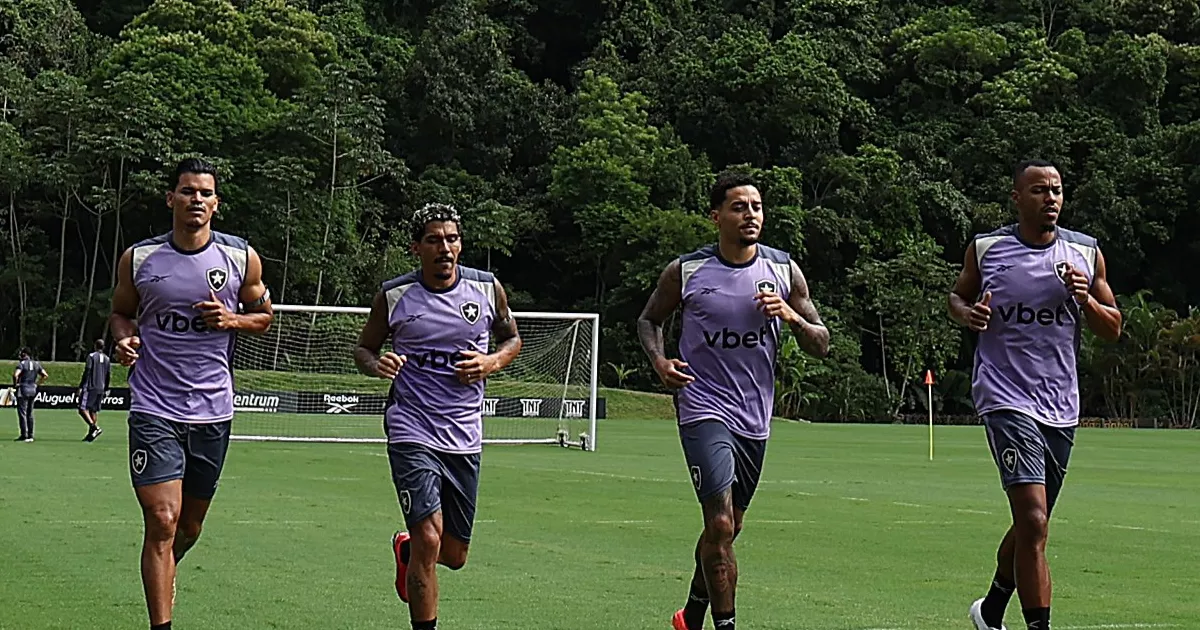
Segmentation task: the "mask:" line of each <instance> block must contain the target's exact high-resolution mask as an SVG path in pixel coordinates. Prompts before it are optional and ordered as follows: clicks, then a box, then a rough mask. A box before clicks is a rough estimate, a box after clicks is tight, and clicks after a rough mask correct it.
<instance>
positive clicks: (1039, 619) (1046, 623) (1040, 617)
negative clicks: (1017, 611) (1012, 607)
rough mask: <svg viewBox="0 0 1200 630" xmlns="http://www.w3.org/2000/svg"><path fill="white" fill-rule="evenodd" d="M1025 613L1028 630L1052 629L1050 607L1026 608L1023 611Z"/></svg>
mask: <svg viewBox="0 0 1200 630" xmlns="http://www.w3.org/2000/svg"><path fill="white" fill-rule="evenodd" d="M1021 613H1022V614H1024V615H1025V627H1026V628H1028V630H1050V607H1049V606H1047V607H1046V608H1026V609H1024V610H1022V611H1021Z"/></svg>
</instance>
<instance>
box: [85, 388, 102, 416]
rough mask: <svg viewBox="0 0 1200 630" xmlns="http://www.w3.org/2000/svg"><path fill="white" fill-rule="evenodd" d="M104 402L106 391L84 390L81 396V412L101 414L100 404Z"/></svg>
mask: <svg viewBox="0 0 1200 630" xmlns="http://www.w3.org/2000/svg"><path fill="white" fill-rule="evenodd" d="M103 401H104V390H102V389H100V390H96V389H83V390H81V391H80V396H79V410H80V411H90V412H92V413H100V403H101V402H103Z"/></svg>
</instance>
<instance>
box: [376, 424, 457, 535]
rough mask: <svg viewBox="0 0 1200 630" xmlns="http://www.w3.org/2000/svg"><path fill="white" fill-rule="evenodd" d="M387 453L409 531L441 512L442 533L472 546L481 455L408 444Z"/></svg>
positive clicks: (398, 444) (390, 448) (396, 444)
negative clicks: (470, 543)
mask: <svg viewBox="0 0 1200 630" xmlns="http://www.w3.org/2000/svg"><path fill="white" fill-rule="evenodd" d="M387 451H388V461H389V462H390V463H391V465H392V483H394V484H395V485H396V496H397V498H399V499H400V511H401V512H403V513H404V524H405V525H406V526H407V527H408V530H409V531H412V530H413V529H414V528H415V527H416V526H417V524H418V523H420V522H421V521H423V520H425V519H427V518H429V517H430V516H432V515H433V514H434V513H436V512H437V511H438V510H441V512H442V531H443V532H445V533H447V534H450V535H451V536H454V537H455V538H457V539H459V540H461V541H463V542H465V543H469V542H471V530H472V528H473V527H474V524H475V497H476V494H477V493H478V491H479V460H480V454H479V453H467V454H457V453H444V452H442V451H435V450H433V449H431V448H429V447H427V446H424V445H421V444H414V443H411V442H393V443H391V444H388V447H387Z"/></svg>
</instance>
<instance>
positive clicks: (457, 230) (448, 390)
mask: <svg viewBox="0 0 1200 630" xmlns="http://www.w3.org/2000/svg"><path fill="white" fill-rule="evenodd" d="M461 226H462V221H461V220H460V218H459V215H458V212H457V211H456V210H455V209H454V208H452V207H450V206H447V205H442V204H428V205H426V206H424V207H423V208H421V209H420V210H418V211H417V213H416V215H415V216H414V217H413V223H412V240H413V244H412V250H413V253H415V254H416V255H417V257H418V258H419V259H420V261H421V267H420V268H419V269H417V270H416V271H413V272H412V273H408V274H405V275H403V276H400V277H398V278H395V279H392V280H389V281H387V282H385V283H383V286H382V288H381V289H380V291H379V292H378V293H377V294H376V295H375V299H374V301H373V302H372V304H371V313H370V315H369V316H368V318H367V322H366V324H365V325H364V326H363V330H362V333H361V334H360V335H359V339H358V347H357V348H355V351H354V360H355V363H357V364H358V369H359V370H361V371H362V373H363V374H366V375H368V376H377V377H379V378H382V379H386V380H389V381H391V388H390V391H389V392H388V403H387V408H386V409H385V410H384V427H385V429H386V432H387V440H388V447H387V451H388V460H389V462H390V463H391V469H392V482H393V484H394V485H395V486H396V495H397V497H398V498H399V500H400V511H401V512H402V513H403V514H404V522H405V526H406V527H407V528H408V531H406V532H396V534H395V535H394V536H392V553H393V554H394V556H395V560H396V594H397V595H399V596H400V600H401V601H403V602H405V603H407V604H408V610H409V617H410V619H411V620H412V627H413V630H435V629H436V628H437V615H438V582H437V565H439V564H441V565H442V566H445V567H448V568H450V569H451V570H457V569H461V568H462V567H463V565H464V564H466V562H467V547H468V545H469V544H470V542H471V530H472V526H473V525H474V522H475V497H476V493H477V490H478V487H479V460H480V454H481V452H482V450H483V390H484V385H485V383H486V381H487V377H488V376H490V375H491V374H494V373H495V372H497V371H499V370H501V369H503V368H504V367H505V366H507V365H508V364H509V363H512V361H513V359H515V358H516V357H517V353H519V352H520V351H521V337H520V335H519V334H518V333H517V324H516V321H515V320H513V316H512V313H511V312H510V311H509V309H508V297H507V295H506V294H505V292H504V287H502V286H501V285H500V282H499V281H498V280H496V278H495V277H494V276H492V274H490V273H487V272H485V271H479V270H477V269H471V268H470V267H464V266H461V265H459V264H458V257H459V254H460V253H461V252H462V227H461ZM389 337H390V338H391V340H392V343H391V347H390V348H389V349H388V350H387V351H385V352H384V353H383V355H382V356H381V355H380V354H379V351H380V349H381V347H382V346H383V343H384V342H385V341H386V340H387V339H388V338H389ZM489 341H495V344H496V349H495V351H493V352H492V353H490V354H489V353H488V342H489Z"/></svg>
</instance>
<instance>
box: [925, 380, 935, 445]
mask: <svg viewBox="0 0 1200 630" xmlns="http://www.w3.org/2000/svg"><path fill="white" fill-rule="evenodd" d="M925 387H926V389H927V391H928V396H929V461H933V370H925Z"/></svg>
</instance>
